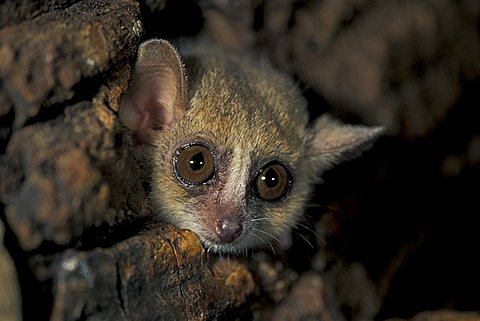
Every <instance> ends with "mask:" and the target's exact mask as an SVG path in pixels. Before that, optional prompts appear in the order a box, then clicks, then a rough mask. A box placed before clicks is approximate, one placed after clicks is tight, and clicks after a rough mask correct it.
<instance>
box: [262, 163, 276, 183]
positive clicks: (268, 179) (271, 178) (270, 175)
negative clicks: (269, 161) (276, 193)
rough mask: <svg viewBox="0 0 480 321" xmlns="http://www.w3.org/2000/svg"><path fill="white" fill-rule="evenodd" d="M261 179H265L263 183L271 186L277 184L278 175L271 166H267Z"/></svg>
mask: <svg viewBox="0 0 480 321" xmlns="http://www.w3.org/2000/svg"><path fill="white" fill-rule="evenodd" d="M262 180H263V181H265V185H267V187H268V188H273V187H275V186H277V184H278V175H277V171H276V170H274V169H273V168H269V169H268V170H267V172H266V173H265V176H263V177H262Z"/></svg>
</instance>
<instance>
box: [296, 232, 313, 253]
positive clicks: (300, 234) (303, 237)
mask: <svg viewBox="0 0 480 321" xmlns="http://www.w3.org/2000/svg"><path fill="white" fill-rule="evenodd" d="M292 232H294V233H295V234H297V235H299V236H300V237H301V238H302V239H304V240H305V242H307V244H308V245H310V247H311V248H312V249H313V248H314V247H313V245H312V243H310V241H309V240H308V239H307V238H306V237H305V236H303V235H302V233H298V232H296V231H292Z"/></svg>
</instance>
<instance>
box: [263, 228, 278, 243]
mask: <svg viewBox="0 0 480 321" xmlns="http://www.w3.org/2000/svg"><path fill="white" fill-rule="evenodd" d="M257 231H259V232H261V233H263V234H265V235H268V236H269V237H271V238H272V239H274V240H275V241H277V242H278V244H282V243H281V242H280V240H279V239H278V238H277V237H275V235H272V234H270V233H268V232H265V231H263V230H260V229H257Z"/></svg>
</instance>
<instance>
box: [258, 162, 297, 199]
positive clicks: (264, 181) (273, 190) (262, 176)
mask: <svg viewBox="0 0 480 321" xmlns="http://www.w3.org/2000/svg"><path fill="white" fill-rule="evenodd" d="M291 184H292V176H291V174H290V172H289V171H288V169H287V168H286V167H285V166H283V165H282V164H280V163H277V162H271V163H268V164H267V165H265V166H264V167H263V168H262V169H261V170H260V172H259V174H258V175H257V177H256V178H255V182H254V191H255V193H256V194H257V196H258V197H259V198H261V199H262V200H264V201H268V202H275V201H278V200H280V199H281V198H283V197H284V196H285V195H286V194H287V193H288V192H289V191H290V187H291Z"/></svg>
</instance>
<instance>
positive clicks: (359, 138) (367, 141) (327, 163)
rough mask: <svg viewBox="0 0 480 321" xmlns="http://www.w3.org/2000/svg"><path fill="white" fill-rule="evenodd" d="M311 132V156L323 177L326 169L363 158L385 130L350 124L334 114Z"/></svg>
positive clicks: (328, 116)
mask: <svg viewBox="0 0 480 321" xmlns="http://www.w3.org/2000/svg"><path fill="white" fill-rule="evenodd" d="M309 130H310V138H309V141H308V142H307V153H308V157H309V158H310V160H311V161H312V163H313V166H314V169H315V170H317V172H318V175H320V174H321V173H322V172H323V171H325V170H326V169H328V168H330V167H332V166H333V165H335V164H338V163H340V162H342V161H346V160H349V159H352V158H355V157H357V156H359V155H360V154H361V153H362V152H364V151H366V150H367V149H369V148H370V147H371V146H372V145H373V142H374V141H375V140H376V139H377V138H378V137H379V136H380V135H381V134H382V133H383V132H384V127H381V126H377V127H368V126H361V125H347V124H343V123H341V122H339V121H338V120H335V119H334V118H333V117H331V116H330V115H323V116H321V117H319V118H318V119H317V120H316V121H315V123H314V125H313V127H312V128H310V129H309Z"/></svg>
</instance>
